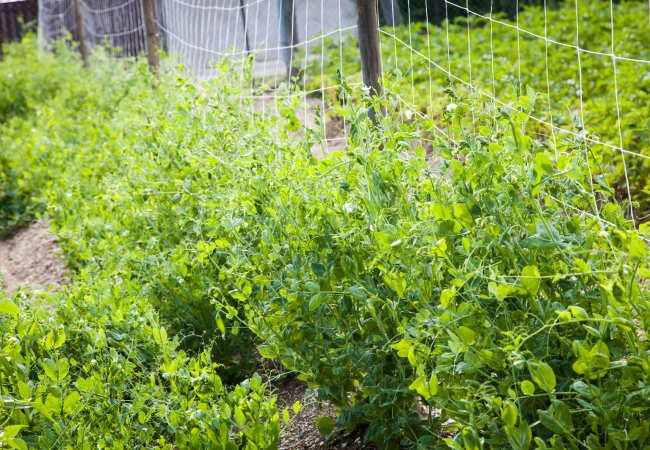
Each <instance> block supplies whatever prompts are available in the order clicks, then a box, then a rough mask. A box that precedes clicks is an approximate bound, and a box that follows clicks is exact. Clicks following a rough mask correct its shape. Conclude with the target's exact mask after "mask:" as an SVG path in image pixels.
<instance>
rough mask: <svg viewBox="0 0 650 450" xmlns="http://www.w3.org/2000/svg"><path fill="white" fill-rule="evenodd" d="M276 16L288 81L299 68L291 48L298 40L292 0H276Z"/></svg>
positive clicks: (297, 72)
mask: <svg viewBox="0 0 650 450" xmlns="http://www.w3.org/2000/svg"><path fill="white" fill-rule="evenodd" d="M277 2H278V16H279V18H280V46H281V47H282V56H283V59H284V61H285V62H286V63H287V70H288V71H289V75H288V78H289V81H291V77H296V76H298V75H299V73H300V70H299V69H298V67H296V66H295V65H294V63H295V61H294V60H293V49H294V47H295V45H296V43H297V42H298V27H297V26H296V17H295V16H296V15H295V9H294V0H277Z"/></svg>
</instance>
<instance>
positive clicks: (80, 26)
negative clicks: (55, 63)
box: [74, 0, 90, 68]
mask: <svg viewBox="0 0 650 450" xmlns="http://www.w3.org/2000/svg"><path fill="white" fill-rule="evenodd" d="M74 18H75V21H76V23H77V36H78V37H79V50H80V51H81V60H82V61H83V63H84V67H85V68H88V67H90V61H89V60H88V49H87V48H86V33H85V31H84V21H83V17H82V16H81V5H80V4H79V0H74Z"/></svg>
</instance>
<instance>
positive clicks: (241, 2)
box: [239, 0, 251, 53]
mask: <svg viewBox="0 0 650 450" xmlns="http://www.w3.org/2000/svg"><path fill="white" fill-rule="evenodd" d="M245 7H246V5H245V4H244V0H239V8H240V10H241V19H242V22H243V24H244V51H245V52H246V53H248V52H249V51H250V49H251V46H250V44H249V43H248V28H247V27H246V11H244V8H245Z"/></svg>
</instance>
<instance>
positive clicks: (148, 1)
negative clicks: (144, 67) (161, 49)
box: [142, 0, 160, 74]
mask: <svg viewBox="0 0 650 450" xmlns="http://www.w3.org/2000/svg"><path fill="white" fill-rule="evenodd" d="M142 9H143V11H144V27H145V30H146V32H147V59H148V60H149V68H150V69H151V71H152V72H153V73H155V74H158V70H159V69H160V58H159V57H158V31H157V30H156V18H155V17H156V16H155V15H154V12H153V0H142Z"/></svg>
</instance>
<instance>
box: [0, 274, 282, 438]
mask: <svg viewBox="0 0 650 450" xmlns="http://www.w3.org/2000/svg"><path fill="white" fill-rule="evenodd" d="M107 288H110V286H106V285H103V286H102V285H99V283H98V284H97V285H96V286H94V287H86V288H83V289H80V290H78V291H77V292H75V293H72V292H68V291H67V290H64V291H62V292H60V293H59V294H57V295H56V296H51V297H49V300H50V302H52V303H53V304H54V306H55V307H56V315H55V317H54V318H52V317H51V315H52V313H51V312H48V311H47V310H45V309H44V308H43V307H42V306H36V307H32V306H31V304H30V303H28V302H22V303H19V304H18V306H19V307H20V308H18V307H17V306H16V305H15V304H14V303H13V302H11V301H10V300H8V299H6V297H4V294H3V300H2V301H0V341H1V342H2V343H3V347H2V352H0V362H1V364H2V367H1V369H0V370H1V372H2V379H3V385H2V399H3V406H2V408H3V410H2V413H1V415H0V417H1V418H2V421H3V426H4V427H5V428H4V430H5V431H4V432H3V435H2V437H1V438H0V439H2V441H1V442H3V443H4V444H6V445H8V446H10V447H12V448H16V449H25V448H27V445H29V446H30V447H34V448H42V449H54V448H68V449H71V448H74V449H91V448H116V449H126V448H130V447H132V446H139V447H142V448H154V447H155V448H166V449H172V448H178V449H199V448H201V449H208V448H210V449H213V448H214V449H235V448H239V447H237V446H236V445H234V442H235V438H237V439H239V440H242V439H243V440H244V441H248V442H252V443H255V444H256V446H251V447H246V448H269V446H271V445H272V443H273V442H274V441H273V440H272V438H270V436H276V439H277V435H279V422H278V413H277V408H276V407H275V406H274V405H273V401H272V400H268V392H266V391H267V388H266V387H265V385H264V384H263V383H261V379H260V378H259V377H257V376H256V377H254V378H251V379H250V380H247V381H245V382H244V383H241V384H240V385H239V386H237V387H235V389H232V390H228V389H226V388H224V386H223V384H222V382H221V379H220V378H219V376H218V375H216V374H215V368H216V364H214V363H213V362H212V361H211V358H210V353H209V352H207V351H206V352H202V353H201V354H198V355H196V357H193V358H188V357H187V355H186V354H185V353H184V352H182V351H178V340H177V339H175V340H173V341H172V340H169V339H168V338H167V333H166V331H165V328H164V327H161V326H160V324H159V323H158V321H157V319H156V317H155V316H153V315H152V313H151V310H150V308H148V307H147V305H146V304H143V303H137V302H130V303H125V302H120V301H117V300H116V299H114V298H110V296H106V295H105V294H106V292H107V290H109V289H107ZM38 303H40V302H38ZM51 307H52V305H50V308H51ZM21 310H22V311H21ZM242 417H243V418H244V419H243V420H242ZM263 417H264V418H266V422H265V423H264V424H261V423H260V419H261V418H263ZM247 421H248V422H247Z"/></svg>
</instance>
